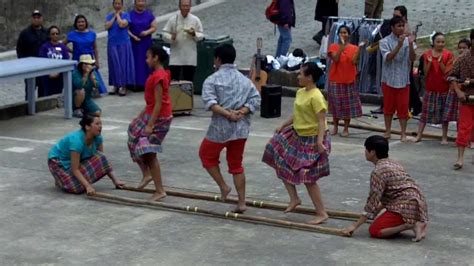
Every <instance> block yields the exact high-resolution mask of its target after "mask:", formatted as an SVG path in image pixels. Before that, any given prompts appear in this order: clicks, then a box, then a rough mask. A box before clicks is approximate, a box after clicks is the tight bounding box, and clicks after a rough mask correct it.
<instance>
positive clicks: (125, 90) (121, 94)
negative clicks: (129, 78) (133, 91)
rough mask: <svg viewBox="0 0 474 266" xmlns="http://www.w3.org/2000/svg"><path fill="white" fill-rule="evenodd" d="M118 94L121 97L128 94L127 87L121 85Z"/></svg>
mask: <svg viewBox="0 0 474 266" xmlns="http://www.w3.org/2000/svg"><path fill="white" fill-rule="evenodd" d="M118 95H119V96H121V97H122V96H125V95H127V89H125V88H123V87H120V88H119V90H118Z"/></svg>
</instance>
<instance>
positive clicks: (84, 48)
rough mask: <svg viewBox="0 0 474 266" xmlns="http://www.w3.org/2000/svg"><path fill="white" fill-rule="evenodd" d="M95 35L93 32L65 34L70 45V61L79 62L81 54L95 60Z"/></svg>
mask: <svg viewBox="0 0 474 266" xmlns="http://www.w3.org/2000/svg"><path fill="white" fill-rule="evenodd" d="M96 39H97V34H96V33H95V32H93V31H90V30H89V31H86V32H79V31H75V30H74V31H71V32H69V33H68V34H67V41H68V42H71V43H72V59H73V60H79V57H80V56H81V55H83V54H89V55H91V56H92V58H95V52H94V43H95V40H96Z"/></svg>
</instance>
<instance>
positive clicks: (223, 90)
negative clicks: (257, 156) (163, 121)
mask: <svg viewBox="0 0 474 266" xmlns="http://www.w3.org/2000/svg"><path fill="white" fill-rule="evenodd" d="M235 57H236V52H235V48H234V47H233V46H232V45H230V44H224V45H221V46H219V47H217V48H216V49H215V51H214V65H215V66H216V68H217V69H218V70H217V72H215V73H214V74H212V75H211V76H209V77H208V78H207V79H206V80H205V81H204V85H203V89H202V100H203V102H204V105H205V108H206V110H211V111H212V120H211V124H210V125H209V129H208V130H207V134H206V137H205V138H204V139H203V141H202V143H201V147H200V148H199V158H201V162H202V166H203V167H204V168H205V169H206V170H207V172H208V173H209V175H211V177H212V178H213V179H214V181H216V183H217V185H218V186H219V188H220V190H221V200H222V201H225V200H226V197H227V195H229V193H230V191H231V188H230V187H229V186H228V185H227V184H226V182H225V180H224V177H223V176H222V174H221V170H220V167H219V157H220V153H221V151H222V150H223V149H224V148H226V152H227V166H228V168H229V174H231V175H232V176H233V178H234V185H235V188H236V190H237V195H238V198H239V201H238V204H237V207H236V208H235V209H234V212H236V213H243V212H244V211H245V210H246V209H247V208H246V206H245V173H244V167H243V166H242V160H243V154H244V148H245V143H246V141H247V138H248V136H249V131H250V118H251V115H252V114H253V113H254V112H255V110H257V108H258V107H259V106H260V94H259V92H258V91H257V89H256V88H255V86H254V85H253V83H252V82H251V81H250V79H248V78H246V77H245V76H244V75H242V73H240V72H239V70H238V69H237V68H236V66H235V65H234V61H235Z"/></svg>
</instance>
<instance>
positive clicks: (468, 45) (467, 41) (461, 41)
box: [458, 38, 472, 48]
mask: <svg viewBox="0 0 474 266" xmlns="http://www.w3.org/2000/svg"><path fill="white" fill-rule="evenodd" d="M461 43H464V44H465V45H467V48H471V45H472V43H471V41H470V40H468V39H466V38H464V39H462V40H460V41H459V42H458V46H459V45H461Z"/></svg>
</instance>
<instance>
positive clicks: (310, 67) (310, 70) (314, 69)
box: [301, 62, 324, 83]
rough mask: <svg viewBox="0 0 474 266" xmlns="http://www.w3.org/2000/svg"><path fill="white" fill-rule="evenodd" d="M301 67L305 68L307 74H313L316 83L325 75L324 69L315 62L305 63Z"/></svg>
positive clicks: (304, 72)
mask: <svg viewBox="0 0 474 266" xmlns="http://www.w3.org/2000/svg"><path fill="white" fill-rule="evenodd" d="M301 68H302V69H303V74H304V75H305V76H311V77H312V78H313V82H314V83H317V82H318V81H319V79H320V78H321V76H322V75H324V72H323V70H321V68H319V67H318V65H317V64H316V63H314V62H307V63H304V64H303V65H302V66H301Z"/></svg>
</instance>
